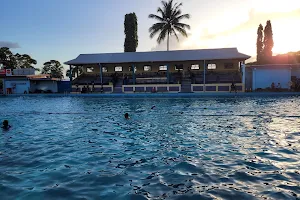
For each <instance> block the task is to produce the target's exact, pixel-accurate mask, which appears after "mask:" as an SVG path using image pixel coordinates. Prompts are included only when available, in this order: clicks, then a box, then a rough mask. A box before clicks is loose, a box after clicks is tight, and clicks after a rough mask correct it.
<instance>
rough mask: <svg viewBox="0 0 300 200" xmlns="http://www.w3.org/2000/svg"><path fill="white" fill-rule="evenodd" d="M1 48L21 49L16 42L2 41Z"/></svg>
mask: <svg viewBox="0 0 300 200" xmlns="http://www.w3.org/2000/svg"><path fill="white" fill-rule="evenodd" d="M0 47H8V48H10V49H17V48H20V45H19V44H18V43H16V42H7V41H0Z"/></svg>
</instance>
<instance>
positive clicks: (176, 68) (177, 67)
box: [175, 64, 183, 70]
mask: <svg viewBox="0 0 300 200" xmlns="http://www.w3.org/2000/svg"><path fill="white" fill-rule="evenodd" d="M175 70H183V65H182V64H181V65H175Z"/></svg>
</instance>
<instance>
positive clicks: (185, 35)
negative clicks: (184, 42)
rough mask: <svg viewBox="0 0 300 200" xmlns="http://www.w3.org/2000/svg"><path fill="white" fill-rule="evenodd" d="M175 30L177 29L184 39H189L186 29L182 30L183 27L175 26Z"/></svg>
mask: <svg viewBox="0 0 300 200" xmlns="http://www.w3.org/2000/svg"><path fill="white" fill-rule="evenodd" d="M174 28H175V29H176V30H177V31H178V32H179V33H180V34H181V35H183V36H184V37H188V34H187V32H186V30H185V29H183V28H181V27H179V26H174Z"/></svg>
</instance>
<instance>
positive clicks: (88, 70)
mask: <svg viewBox="0 0 300 200" xmlns="http://www.w3.org/2000/svg"><path fill="white" fill-rule="evenodd" d="M93 71H94V67H87V68H86V72H88V73H92V72H93Z"/></svg>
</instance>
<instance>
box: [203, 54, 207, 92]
mask: <svg viewBox="0 0 300 200" xmlns="http://www.w3.org/2000/svg"><path fill="white" fill-rule="evenodd" d="M205 83H206V62H205V60H204V75H203V92H205V91H206V86H205Z"/></svg>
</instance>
